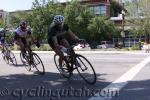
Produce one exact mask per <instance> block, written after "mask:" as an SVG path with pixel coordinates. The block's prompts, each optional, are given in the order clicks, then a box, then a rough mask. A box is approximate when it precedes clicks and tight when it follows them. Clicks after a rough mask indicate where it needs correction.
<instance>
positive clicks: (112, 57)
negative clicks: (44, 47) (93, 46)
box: [0, 53, 150, 100]
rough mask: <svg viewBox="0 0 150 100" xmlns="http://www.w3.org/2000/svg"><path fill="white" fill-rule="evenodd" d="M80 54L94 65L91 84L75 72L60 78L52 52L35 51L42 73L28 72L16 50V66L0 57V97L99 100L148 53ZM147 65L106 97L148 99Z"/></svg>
mask: <svg viewBox="0 0 150 100" xmlns="http://www.w3.org/2000/svg"><path fill="white" fill-rule="evenodd" d="M80 54H82V55H84V56H85V57H86V58H88V60H89V61H90V62H91V63H92V65H93V66H94V69H95V71H96V73H97V83H96V84H95V85H88V84H87V83H85V82H84V81H83V80H82V79H81V78H80V77H79V76H78V75H77V74H75V75H74V76H73V77H72V78H71V79H69V80H67V79H65V78H63V77H62V76H61V75H60V74H59V72H58V70H57V68H56V67H55V64H54V61H53V56H54V54H53V53H38V55H39V56H40V57H41V59H42V61H43V64H44V66H45V71H46V74H45V75H38V74H37V73H34V72H28V71H27V70H26V69H25V68H24V67H25V66H24V65H23V64H22V63H21V60H20V57H19V54H18V53H15V56H16V58H17V62H18V66H13V65H8V64H6V63H5V62H4V61H3V59H2V57H0V68H1V69H0V100H100V99H101V98H103V96H104V94H106V92H108V91H109V90H107V91H104V92H103V91H102V89H104V88H105V87H107V86H108V85H110V84H112V82H114V81H115V80H117V79H118V78H120V77H121V76H122V75H124V74H125V73H126V72H128V71H129V70H130V69H131V68H133V67H134V66H136V65H137V64H139V63H140V62H142V61H143V60H144V59H146V58H147V57H148V56H149V55H148V54H144V53H143V54H138V53H137V54H131V53H108V54H107V53H80ZM0 56H1V54H0ZM149 66H150V64H149V63H147V64H146V65H145V66H144V67H143V68H142V69H141V70H140V71H139V72H138V73H137V74H136V75H135V77H133V78H132V80H129V81H128V82H127V84H126V85H124V87H123V88H120V90H119V91H115V92H113V95H107V97H112V98H111V99H112V100H150V96H149V93H150V85H149V84H150V73H149V70H150V67H149ZM128 77H130V76H128ZM96 93H98V94H99V96H98V97H97V96H95V94H96ZM93 97H94V98H93ZM99 97H101V98H99ZM107 100H109V99H107Z"/></svg>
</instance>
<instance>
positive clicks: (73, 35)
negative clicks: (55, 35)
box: [68, 30, 79, 42]
mask: <svg viewBox="0 0 150 100" xmlns="http://www.w3.org/2000/svg"><path fill="white" fill-rule="evenodd" d="M68 34H69V36H70V38H71V39H73V40H74V41H76V42H78V41H79V37H78V36H76V35H75V34H74V33H73V32H72V31H71V30H68Z"/></svg>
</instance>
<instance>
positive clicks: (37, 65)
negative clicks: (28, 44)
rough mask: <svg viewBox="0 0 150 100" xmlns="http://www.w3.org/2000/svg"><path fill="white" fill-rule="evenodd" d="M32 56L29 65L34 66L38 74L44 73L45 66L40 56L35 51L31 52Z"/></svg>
mask: <svg viewBox="0 0 150 100" xmlns="http://www.w3.org/2000/svg"><path fill="white" fill-rule="evenodd" d="M32 56H33V64H31V65H32V66H33V67H35V68H36V70H37V71H38V73H39V74H42V75H43V74H45V68H44V64H43V62H42V60H41V58H40V57H39V56H38V55H37V54H36V53H32Z"/></svg>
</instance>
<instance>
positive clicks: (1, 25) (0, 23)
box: [0, 19, 4, 27]
mask: <svg viewBox="0 0 150 100" xmlns="http://www.w3.org/2000/svg"><path fill="white" fill-rule="evenodd" d="M0 27H4V21H3V20H2V19H0Z"/></svg>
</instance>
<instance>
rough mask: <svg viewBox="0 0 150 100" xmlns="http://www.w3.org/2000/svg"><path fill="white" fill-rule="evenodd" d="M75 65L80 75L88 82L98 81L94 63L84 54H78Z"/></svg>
mask: <svg viewBox="0 0 150 100" xmlns="http://www.w3.org/2000/svg"><path fill="white" fill-rule="evenodd" d="M74 63H75V66H76V68H77V71H78V72H79V75H80V76H81V77H82V78H83V79H84V80H85V81H86V82H87V83H88V84H95V83H96V73H95V70H94V68H93V66H92V64H91V63H90V62H89V61H88V60H87V59H86V58H85V57H84V56H82V55H79V54H77V55H76V58H75V62H74Z"/></svg>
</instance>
